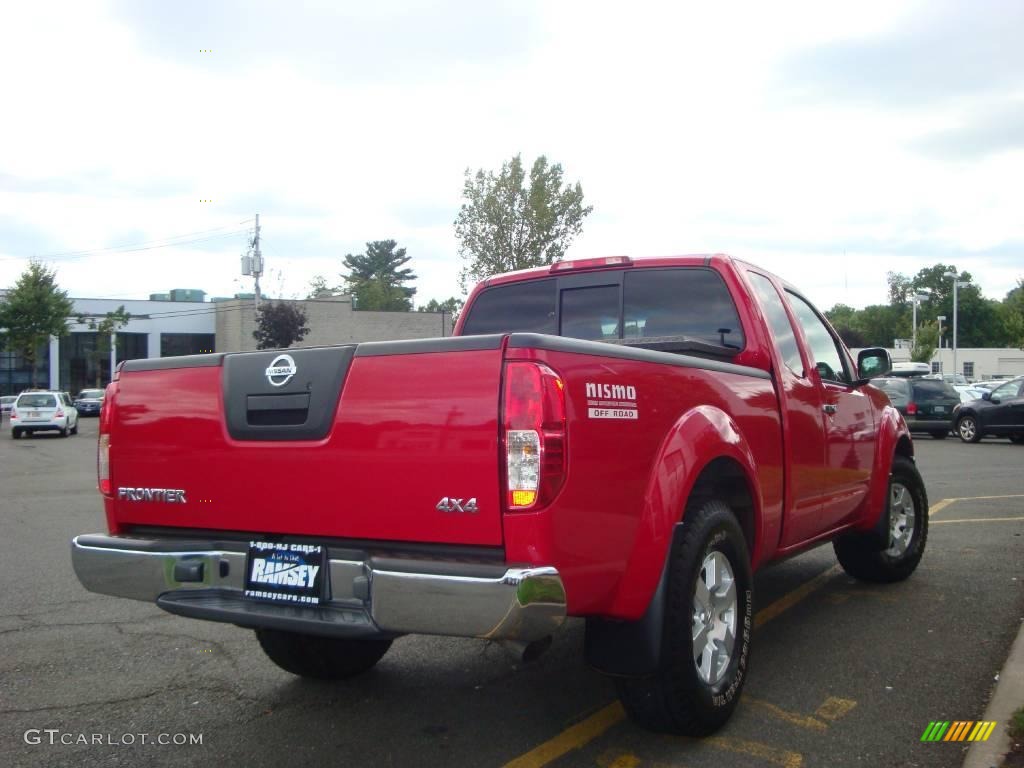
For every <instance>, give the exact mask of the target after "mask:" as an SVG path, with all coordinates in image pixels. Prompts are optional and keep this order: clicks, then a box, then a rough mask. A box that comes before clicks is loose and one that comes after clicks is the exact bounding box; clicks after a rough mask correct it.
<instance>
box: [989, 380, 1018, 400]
mask: <svg viewBox="0 0 1024 768" xmlns="http://www.w3.org/2000/svg"><path fill="white" fill-rule="evenodd" d="M1020 385H1021V380H1020V379H1014V380H1013V381H1008V382H1006V383H1005V384H1001V385H999V386H998V387H996V388H995V389H993V390H992V397H998V398H999V399H1000V400H1007V399H1009V398H1011V397H1016V396H1017V392H1018V391H1019V390H1020Z"/></svg>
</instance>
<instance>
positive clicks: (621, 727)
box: [0, 419, 1024, 768]
mask: <svg viewBox="0 0 1024 768" xmlns="http://www.w3.org/2000/svg"><path fill="white" fill-rule="evenodd" d="M6 426H7V425H6V424H5V425H4V427H5V429H4V431H3V433H2V434H0V531H2V552H3V556H2V557H0V583H2V584H3V587H4V588H3V589H2V590H0V765H4V766H21V765H25V766H29V765H31V766H37V765H58V766H59V765H94V764H96V765H98V764H103V765H179V764H182V763H186V762H188V763H192V762H199V761H202V762H203V763H206V764H220V765H246V766H263V765H267V766H275V768H279V766H281V765H282V764H288V765H321V764H331V765H359V766H420V765H441V764H443V765H446V766H473V767H474V768H475V767H477V766H504V765H512V766H515V767H516V768H528V767H530V766H533V767H539V766H543V765H552V766H600V767H601V768H637V767H638V766H651V768H654V766H679V767H682V766H691V767H694V768H696V767H698V766H712V765H716V766H720V765H730V766H732V765H735V766H782V767H783V768H799V766H864V765H871V766H958V765H960V763H961V762H962V760H963V756H964V752H965V750H966V745H964V744H957V743H951V742H941V743H922V742H921V741H920V738H921V735H922V733H923V731H924V730H925V728H926V726H927V725H928V724H929V722H930V721H934V720H980V719H982V716H983V713H984V708H985V703H986V701H987V698H988V695H989V692H990V690H991V687H992V685H993V684H994V677H995V675H996V673H997V672H998V671H999V669H1000V667H1001V666H1002V664H1003V662H1004V661H1005V659H1006V654H1007V651H1008V649H1009V646H1010V643H1011V642H1012V640H1013V638H1014V637H1015V635H1016V633H1017V631H1018V629H1019V627H1020V623H1021V620H1022V618H1024V585H1022V579H1024V567H1022V566H1024V481H1022V479H1021V468H1022V467H1024V446H1016V445H1011V444H1010V443H1009V442H1008V441H1006V440H985V441H983V442H982V443H980V444H978V445H964V444H961V443H960V442H959V441H958V440H955V439H953V438H950V439H948V440H944V441H938V440H933V439H931V438H929V437H927V436H925V437H922V438H920V439H919V440H917V441H916V444H917V451H918V463H919V465H920V467H921V470H922V473H923V475H924V478H925V481H926V484H927V487H928V493H929V497H930V500H931V503H932V507H933V518H932V521H931V530H930V536H929V542H928V549H927V552H926V554H925V557H924V560H923V561H922V564H921V567H920V568H919V569H918V571H917V573H916V574H915V575H914V576H913V577H912V578H911V579H910V580H908V581H907V582H904V583H902V584H897V585H894V586H889V587H880V586H867V585H862V584H858V583H856V582H854V581H852V580H850V579H849V578H847V577H846V576H845V575H844V574H843V573H842V572H841V571H839V570H838V568H837V567H836V565H835V558H834V557H833V555H832V550H831V548H830V547H826V548H820V549H818V550H815V551H813V552H811V553H808V554H806V555H803V556H800V557H798V558H795V559H793V560H790V561H787V562H785V563H783V564H781V565H777V566H774V567H772V568H769V569H767V570H765V571H763V572H761V573H760V574H759V575H758V578H757V581H756V593H755V594H756V600H757V609H758V617H757V631H756V639H755V646H754V654H753V657H752V663H751V674H750V677H749V679H748V683H747V687H746V693H745V697H744V700H743V702H742V703H741V705H740V708H739V709H738V710H737V712H736V715H735V717H734V718H733V719H732V721H731V722H730V723H729V724H728V726H727V727H726V728H725V729H723V730H722V731H721V732H720V733H719V734H717V735H716V736H714V737H712V738H710V739H706V740H703V741H692V740H686V739H680V738H673V737H667V736H657V735H652V734H650V733H647V732H645V731H642V730H640V729H638V728H636V727H634V726H632V725H631V724H630V723H629V722H628V721H627V720H625V718H624V716H623V714H622V711H621V709H620V708H619V707H618V705H617V704H615V703H614V702H615V697H614V692H613V687H612V685H611V684H610V683H609V682H608V681H607V680H606V679H604V678H603V677H601V676H600V675H598V674H596V673H593V672H591V671H590V670H589V669H588V668H587V667H586V666H585V665H584V663H583V661H582V641H583V627H582V624H581V623H579V622H570V623H569V624H568V625H567V626H566V627H564V628H563V630H562V631H561V632H560V633H559V634H558V636H557V637H556V638H555V641H554V643H553V644H552V647H551V649H550V650H549V651H548V653H547V654H545V655H544V656H542V657H541V658H540V659H539V660H538V661H536V662H533V663H531V664H527V665H522V664H519V663H516V662H515V661H514V660H513V659H512V658H511V657H510V656H509V655H507V653H506V652H505V651H504V650H503V649H502V648H499V647H496V646H493V645H488V644H485V643H483V642H479V641H472V640H459V639H447V638H424V637H408V638H402V639H400V640H398V641H396V643H395V644H394V646H393V647H392V650H391V651H390V652H389V653H388V655H387V656H386V657H385V658H384V659H383V661H382V662H381V663H380V664H379V665H378V666H377V667H376V668H375V669H373V670H371V671H370V672H369V673H367V674H366V675H364V676H362V677H361V678H359V679H357V680H356V681H354V682H349V683H343V684H323V683H310V682H304V681H300V680H298V679H297V678H294V677H292V676H290V675H288V674H287V673H285V672H282V671H280V670H279V669H278V668H277V667H275V666H274V665H273V664H272V663H271V662H270V661H269V660H267V659H266V658H265V657H264V656H263V654H262V652H260V650H259V648H258V646H257V644H256V641H255V639H254V637H253V636H252V633H251V632H249V631H246V630H243V629H239V628H235V627H232V626H228V625H220V624H211V623H207V622H200V621H193V620H189V619H183V618H178V617H173V616H170V615H169V614H166V613H164V612H162V611H160V610H159V609H157V608H156V607H155V606H151V605H147V604H144V603H139V602H133V601H127V600H118V599H114V598H106V597H101V596H98V595H94V594H91V593H88V592H86V591H85V590H84V589H82V588H81V587H80V586H79V584H78V581H77V580H76V579H75V576H74V574H73V572H72V570H71V563H70V558H69V550H68V542H69V540H70V538H71V537H72V536H74V535H75V534H78V533H86V532H95V531H100V530H102V529H103V527H104V522H103V517H102V511H101V505H100V502H99V499H98V496H97V494H96V492H95V490H94V485H95V476H94V465H95V436H96V420H95V419H90V420H85V419H83V420H82V427H81V433H80V434H79V435H78V436H75V437H70V438H67V439H61V438H59V437H56V436H53V437H51V436H37V437H34V438H32V439H23V440H19V441H13V440H11V439H10V437H9V432H8V430H7V429H6ZM47 731H49V733H48V732H47ZM143 734H145V735H146V741H147V742H148V743H145V744H144V743H142V735H143ZM179 734H184V735H185V738H186V739H195V737H196V735H199V736H200V737H201V740H202V743H201V744H185V745H180V744H174V743H171V744H167V745H160V744H156V743H152V742H155V741H157V740H158V739H159V738H160V737H161V735H163V736H165V737H166V738H165V740H168V741H172V742H173V741H174V740H180V739H179V738H178V735H179ZM82 736H84V737H85V740H86V741H92V740H96V738H97V736H98V737H99V740H100V741H102V742H103V743H99V744H95V743H86V744H83V743H80V742H81V741H82ZM62 739H63V740H64V741H71V742H73V743H71V744H61V743H60V742H61V740H62ZM51 740H53V741H55V743H53V744H51V743H50V741H51ZM36 741H38V743H30V742H36ZM129 741H131V742H133V743H125V742H129Z"/></svg>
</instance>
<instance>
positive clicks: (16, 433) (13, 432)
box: [11, 427, 21, 440]
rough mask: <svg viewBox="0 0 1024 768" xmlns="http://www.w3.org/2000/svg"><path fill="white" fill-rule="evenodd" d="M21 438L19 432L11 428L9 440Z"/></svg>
mask: <svg viewBox="0 0 1024 768" xmlns="http://www.w3.org/2000/svg"><path fill="white" fill-rule="evenodd" d="M19 437H21V430H20V429H18V428H17V427H11V440H17V439H18V438H19Z"/></svg>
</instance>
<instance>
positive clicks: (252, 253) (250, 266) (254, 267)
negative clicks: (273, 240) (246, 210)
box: [242, 213, 263, 309]
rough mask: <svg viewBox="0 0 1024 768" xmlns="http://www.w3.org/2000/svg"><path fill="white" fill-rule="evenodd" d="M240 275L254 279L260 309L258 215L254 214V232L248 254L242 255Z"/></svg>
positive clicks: (260, 259)
mask: <svg viewBox="0 0 1024 768" xmlns="http://www.w3.org/2000/svg"><path fill="white" fill-rule="evenodd" d="M242 274H243V275H251V276H252V277H254V278H256V291H255V297H256V309H259V308H260V275H262V274H263V256H262V255H261V254H260V215H259V214H258V213H257V214H256V232H255V234H254V235H253V238H252V242H251V243H249V252H248V253H244V254H242Z"/></svg>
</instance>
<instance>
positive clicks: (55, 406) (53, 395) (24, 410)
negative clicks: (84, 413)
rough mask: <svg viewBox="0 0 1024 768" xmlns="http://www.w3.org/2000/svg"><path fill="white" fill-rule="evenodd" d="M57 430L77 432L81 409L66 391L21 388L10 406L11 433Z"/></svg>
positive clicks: (62, 435)
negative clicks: (21, 390)
mask: <svg viewBox="0 0 1024 768" xmlns="http://www.w3.org/2000/svg"><path fill="white" fill-rule="evenodd" d="M44 431H51V432H52V431H57V432H60V434H61V437H67V436H68V434H69V433H70V434H72V435H77V434H78V411H77V410H76V409H75V406H74V403H72V402H71V395H69V394H68V393H67V392H53V391H43V392H39V391H37V392H22V393H21V394H20V395H18V399H17V400H15V401H14V406H13V407H12V408H11V437H12V438H14V439H15V440H17V439H18V438H19V437H21V435H22V434H23V433H25V432H44Z"/></svg>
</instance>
